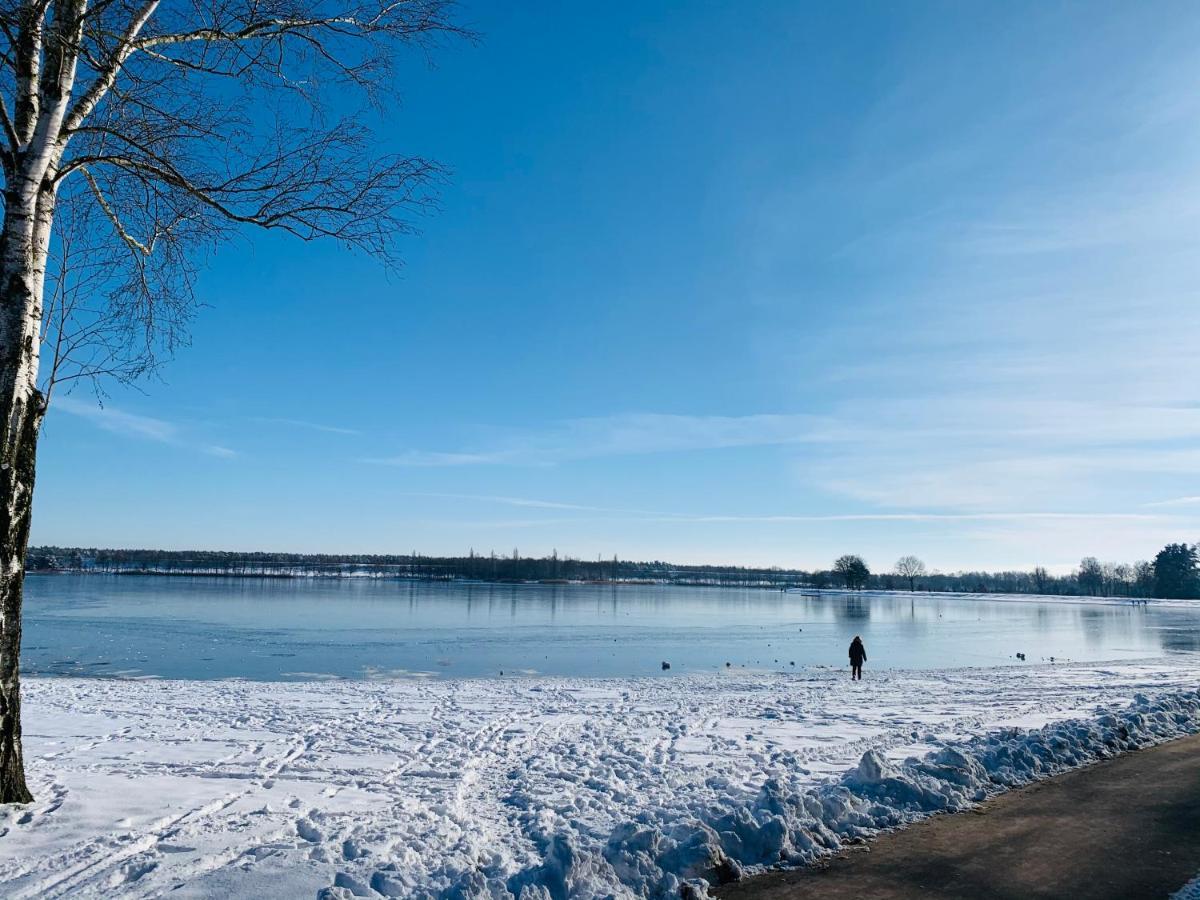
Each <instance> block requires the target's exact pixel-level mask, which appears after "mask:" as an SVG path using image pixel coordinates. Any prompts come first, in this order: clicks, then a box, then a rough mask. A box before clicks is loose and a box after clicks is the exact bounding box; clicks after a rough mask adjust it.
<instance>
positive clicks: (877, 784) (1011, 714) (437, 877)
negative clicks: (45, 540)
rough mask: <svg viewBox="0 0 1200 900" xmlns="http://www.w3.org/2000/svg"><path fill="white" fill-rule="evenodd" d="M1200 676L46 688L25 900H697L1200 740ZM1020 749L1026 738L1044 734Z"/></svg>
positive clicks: (19, 882)
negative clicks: (910, 826)
mask: <svg viewBox="0 0 1200 900" xmlns="http://www.w3.org/2000/svg"><path fill="white" fill-rule="evenodd" d="M1198 681H1200V658H1198V657H1196V656H1195V655H1194V654H1178V655H1176V656H1174V657H1171V658H1169V659H1157V660H1150V661H1146V662H1140V663H1133V662H1128V661H1126V662H1119V663H1112V664H1104V665H1088V664H1073V665H1066V666H1063V665H1059V666H1053V667H1052V666H1049V665H1046V666H1042V665H1031V666H1028V667H1023V668H1018V667H1000V668H995V669H971V670H935V671H907V672H900V671H897V672H889V673H879V672H874V673H870V672H869V673H868V677H867V680H865V681H862V682H855V683H852V682H850V681H849V679H848V678H846V677H845V676H844V675H843V674H842V673H834V672H829V671H819V670H806V671H799V672H796V673H794V674H775V675H762V676H751V675H746V674H741V673H734V674H729V675H725V674H715V675H693V676H687V677H677V678H667V679H662V678H644V679H582V678H542V677H536V678H516V679H505V680H499V679H493V680H447V681H395V680H392V681H357V682H345V681H335V682H308V683H286V684H280V683H262V682H247V681H203V682H200V681H191V682H169V681H159V680H152V681H122V680H115V679H75V678H50V679H45V678H34V679H30V680H29V682H28V684H27V687H26V692H25V715H26V747H27V755H28V762H29V769H30V775H31V779H32V785H31V786H32V788H33V790H34V793H35V794H36V796H37V802H36V803H34V804H33V805H32V806H30V807H28V808H25V809H10V810H8V811H6V812H5V813H4V814H3V815H4V818H3V821H0V832H2V834H3V836H2V837H0V883H2V884H3V891H2V893H3V894H4V896H6V897H11V898H55V897H68V896H69V897H118V896H120V897H156V896H161V895H164V894H170V896H172V897H190V898H196V897H254V898H275V897H278V898H295V897H306V896H307V897H317V896H322V897H325V898H347V897H353V896H365V897H380V896H383V897H389V896H390V897H414V896H415V897H466V896H480V897H483V896H493V897H508V896H525V897H527V898H528V897H555V898H559V897H566V896H576V897H600V896H608V895H615V896H636V895H650V896H662V897H668V896H670V897H678V896H679V892H680V889H681V887H682V886H683V885H684V884H685V883H687V884H690V885H692V886H694V887H695V888H696V890H697V891H699V892H701V893H702V892H703V891H704V890H705V887H704V886H705V884H706V883H707V882H711V881H715V880H720V879H724V878H732V877H735V876H736V875H737V874H738V873H739V872H744V871H748V870H754V869H755V868H759V867H763V866H768V865H772V864H776V863H787V864H796V863H802V862H805V861H807V860H811V859H812V858H814V857H815V856H817V855H819V854H821V853H825V852H828V851H830V850H832V849H835V848H837V847H838V846H840V845H841V844H843V843H844V842H845V841H846V840H849V839H854V838H857V837H860V836H863V835H868V834H870V833H872V832H873V831H874V830H875V829H877V828H880V827H886V826H890V825H894V824H899V823H903V822H907V821H910V820H912V819H914V818H917V817H920V816H923V815H926V814H928V813H929V812H931V811H934V810H940V809H958V808H961V807H962V806H964V805H966V804H969V803H971V802H974V801H975V800H978V799H980V798H982V797H983V796H985V795H986V794H987V793H989V792H991V791H995V790H998V789H1000V788H1002V787H1004V786H1008V785H1011V784H1018V783H1022V782H1024V781H1026V780H1029V779H1032V778H1037V777H1042V776H1044V775H1048V774H1051V773H1054V772H1057V771H1060V770H1062V769H1063V768H1066V767H1069V766H1073V765H1078V764H1080V763H1084V762H1087V761H1090V760H1092V759H1095V758H1097V757H1099V756H1105V755H1109V754H1112V753H1114V752H1117V751H1119V750H1121V749H1127V748H1130V747H1134V746H1141V745H1145V744H1148V743H1154V742H1157V741H1160V740H1163V739H1166V738H1169V737H1172V736H1175V735H1179V734H1183V733H1188V732H1193V731H1196V730H1200V695H1198V694H1197V691H1196V685H1197V682H1198ZM1025 729H1034V730H1032V731H1028V730H1025Z"/></svg>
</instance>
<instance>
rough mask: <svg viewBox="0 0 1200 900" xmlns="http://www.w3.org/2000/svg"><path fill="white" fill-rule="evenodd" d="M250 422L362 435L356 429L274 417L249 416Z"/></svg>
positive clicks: (330, 432) (329, 432) (328, 432)
mask: <svg viewBox="0 0 1200 900" xmlns="http://www.w3.org/2000/svg"><path fill="white" fill-rule="evenodd" d="M250 421H252V422H261V423H262V424H264V425H289V426H291V427H293V428H306V429H308V430H309V431H323V432H325V433H327V434H347V435H357V434H362V432H361V431H359V430H358V429H357V428H344V427H342V426H340V425H325V424H322V423H321V422H308V421H305V420H304V419H286V418H279V417H276V416H251V417H250Z"/></svg>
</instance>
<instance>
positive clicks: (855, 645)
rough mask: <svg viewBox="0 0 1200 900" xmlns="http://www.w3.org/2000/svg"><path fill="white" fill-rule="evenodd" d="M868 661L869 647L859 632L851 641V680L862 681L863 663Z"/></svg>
mask: <svg viewBox="0 0 1200 900" xmlns="http://www.w3.org/2000/svg"><path fill="white" fill-rule="evenodd" d="M866 661H867V648H866V647H864V646H863V642H862V638H860V637H859V636H858V635H857V634H856V635H855V636H854V640H852V641H851V642H850V680H851V681H855V680H858V681H862V664H863V663H865V662H866Z"/></svg>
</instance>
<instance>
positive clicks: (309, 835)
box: [296, 819, 325, 844]
mask: <svg viewBox="0 0 1200 900" xmlns="http://www.w3.org/2000/svg"><path fill="white" fill-rule="evenodd" d="M296 834H298V835H300V837H302V838H304V840H306V841H311V842H312V843H314V844H319V843H321V841H323V840H325V835H323V834H321V829H319V828H318V827H317V826H316V825H314V824H313V823H312V820H311V819H297V820H296Z"/></svg>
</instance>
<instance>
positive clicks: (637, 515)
mask: <svg viewBox="0 0 1200 900" xmlns="http://www.w3.org/2000/svg"><path fill="white" fill-rule="evenodd" d="M404 496H407V497H432V498H438V499H446V500H464V501H469V502H477V503H494V504H499V505H503V506H516V507H520V508H525V509H545V510H552V511H559V512H562V511H569V512H583V513H604V514H606V516H605V518H608V519H614V518H615V519H639V520H643V521H653V522H695V523H714V524H738V523H748V524H766V525H770V524H780V525H787V524H803V523H817V522H1022V521H1083V522H1086V521H1146V522H1150V521H1163V520H1168V519H1171V518H1174V517H1172V516H1170V515H1167V514H1163V513H1131V512H1054V511H1049V512H1048V511H1020V512H952V513H940V512H924V511H907V512H886V513H884V512H881V513H875V512H868V513H814V514H809V515H804V514H801V515H730V514H704V513H700V514H696V513H678V512H664V511H662V510H645V509H624V508H619V507H607V506H591V505H588V504H583V503H565V502H562V501H558V500H541V499H536V498H531V497H507V496H497V495H491V494H453V493H441V492H434V491H410V492H407V493H406V494H404ZM1195 499H1197V502H1200V498H1195ZM572 521H579V520H578V519H557V518H556V519H541V520H529V521H526V522H525V524H527V525H534V524H549V523H559V522H572Z"/></svg>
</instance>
